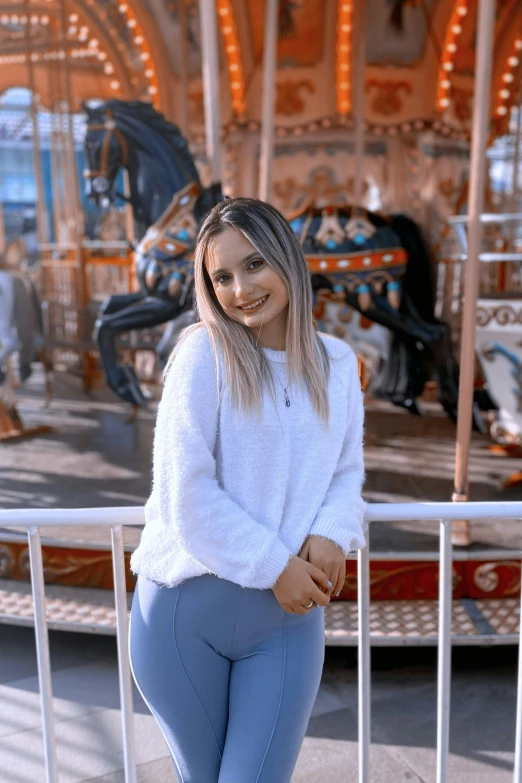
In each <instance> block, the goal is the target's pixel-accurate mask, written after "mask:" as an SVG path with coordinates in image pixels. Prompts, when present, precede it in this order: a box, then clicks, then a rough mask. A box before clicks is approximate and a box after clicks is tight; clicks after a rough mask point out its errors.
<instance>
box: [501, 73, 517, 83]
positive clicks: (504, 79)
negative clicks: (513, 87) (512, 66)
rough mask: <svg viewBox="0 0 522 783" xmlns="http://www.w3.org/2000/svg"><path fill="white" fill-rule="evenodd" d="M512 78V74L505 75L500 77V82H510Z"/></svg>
mask: <svg viewBox="0 0 522 783" xmlns="http://www.w3.org/2000/svg"><path fill="white" fill-rule="evenodd" d="M514 78H515V77H514V76H513V74H512V73H505V74H504V75H503V76H502V81H504V82H512V81H513V79H514Z"/></svg>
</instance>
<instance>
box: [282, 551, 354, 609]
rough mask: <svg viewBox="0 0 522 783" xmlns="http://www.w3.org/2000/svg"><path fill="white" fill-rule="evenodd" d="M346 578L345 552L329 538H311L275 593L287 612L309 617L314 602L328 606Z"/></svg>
mask: <svg viewBox="0 0 522 783" xmlns="http://www.w3.org/2000/svg"><path fill="white" fill-rule="evenodd" d="M345 576H346V558H345V556H344V552H343V551H342V549H341V548H340V547H338V546H337V544H335V543H334V542H333V541H331V540H330V539H328V538H323V537H322V536H308V537H307V539H306V540H305V542H304V544H303V546H302V547H301V549H300V550H299V554H298V555H297V556H295V555H292V557H291V558H290V560H289V561H288V565H287V567H286V568H285V570H284V571H283V573H282V574H281V576H280V577H279V579H278V580H277V582H276V583H275V585H274V586H273V588H272V590H273V592H274V595H275V597H276V598H277V600H278V601H279V603H280V604H281V606H282V607H283V609H284V610H285V611H286V612H288V613H289V614H293V613H297V614H307V613H308V611H310V607H309V606H308V604H309V603H310V601H314V602H315V603H316V604H318V605H321V606H327V605H328V604H329V603H330V595H332V594H334V595H338V594H339V592H340V591H341V589H342V587H343V584H344V580H345ZM328 582H330V583H331V587H329V585H328Z"/></svg>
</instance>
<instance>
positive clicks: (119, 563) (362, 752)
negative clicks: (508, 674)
mask: <svg viewBox="0 0 522 783" xmlns="http://www.w3.org/2000/svg"><path fill="white" fill-rule="evenodd" d="M457 508H458V514H457ZM457 516H458V518H459V519H468V520H473V521H476V522H486V521H491V520H493V519H505V520H508V519H511V520H520V519H522V502H511V503H507V502H506V503H504V502H495V503H459V504H458V505H456V504H454V503H390V504H382V503H372V504H369V505H368V507H367V511H366V520H367V522H368V523H370V530H371V523H372V522H377V521H378V522H397V521H414V522H418V523H419V524H422V523H423V522H427V521H438V522H439V523H440V553H439V634H438V652H439V654H438V673H437V679H438V685H437V774H436V781H437V783H446V781H448V772H447V769H448V752H449V730H450V690H451V644H452V642H451V607H452V545H451V521H452V520H454V519H455V518H456V517H457ZM143 522H144V516H143V508H142V507H123V508H90V509H45V510H42V509H20V510H2V511H0V525H2V526H3V527H18V528H20V527H21V528H26V529H27V535H28V540H29V556H30V565H31V581H32V591H33V599H34V619H35V635H36V654H37V660H38V678H39V685H40V703H41V711H42V726H43V741H44V758H45V774H46V783H59V776H58V764H57V755H56V741H55V733H54V720H53V705H52V685H51V667H50V657H49V637H48V630H47V620H46V613H45V586H44V572H43V560H42V547H41V541H40V529H41V528H45V527H50V526H51V525H52V526H56V525H58V526H72V525H88V526H93V527H96V526H104V527H110V528H111V540H112V557H113V570H114V595H115V606H116V616H117V641H118V671H119V688H120V701H121V715H122V731H123V757H124V769H125V781H126V783H136V781H137V777H136V758H135V742H134V728H133V709H132V685H131V672H130V663H129V651H128V609H127V593H126V589H125V565H124V548H123V526H127V525H132V526H135V525H142V524H143ZM356 557H357V560H358V568H357V572H358V614H359V635H358V650H359V658H358V660H359V667H358V686H359V687H358V692H359V716H358V724H359V734H358V740H359V783H369V780H370V761H371V759H370V727H371V707H370V696H371V666H370V627H369V610H370V576H369V562H370V557H369V546H367V547H366V548H365V549H363V550H361V551H360V552H359V553H358V555H357V556H356ZM521 629H522V623H521ZM519 644H520V641H519ZM521 649H522V648H521ZM513 781H514V783H522V657H519V668H518V684H517V714H516V736H515V766H514V773H513Z"/></svg>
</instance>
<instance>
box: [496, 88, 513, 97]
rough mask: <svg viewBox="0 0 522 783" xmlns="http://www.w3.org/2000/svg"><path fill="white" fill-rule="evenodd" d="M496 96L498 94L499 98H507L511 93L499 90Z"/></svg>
mask: <svg viewBox="0 0 522 783" xmlns="http://www.w3.org/2000/svg"><path fill="white" fill-rule="evenodd" d="M498 94H499V96H500V97H501V98H509V96H510V95H511V93H510V92H509V90H499V91H498Z"/></svg>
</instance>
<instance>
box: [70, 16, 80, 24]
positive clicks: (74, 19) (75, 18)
mask: <svg viewBox="0 0 522 783" xmlns="http://www.w3.org/2000/svg"><path fill="white" fill-rule="evenodd" d="M77 21H78V14H69V22H71V23H72V24H76V22H77Z"/></svg>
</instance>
